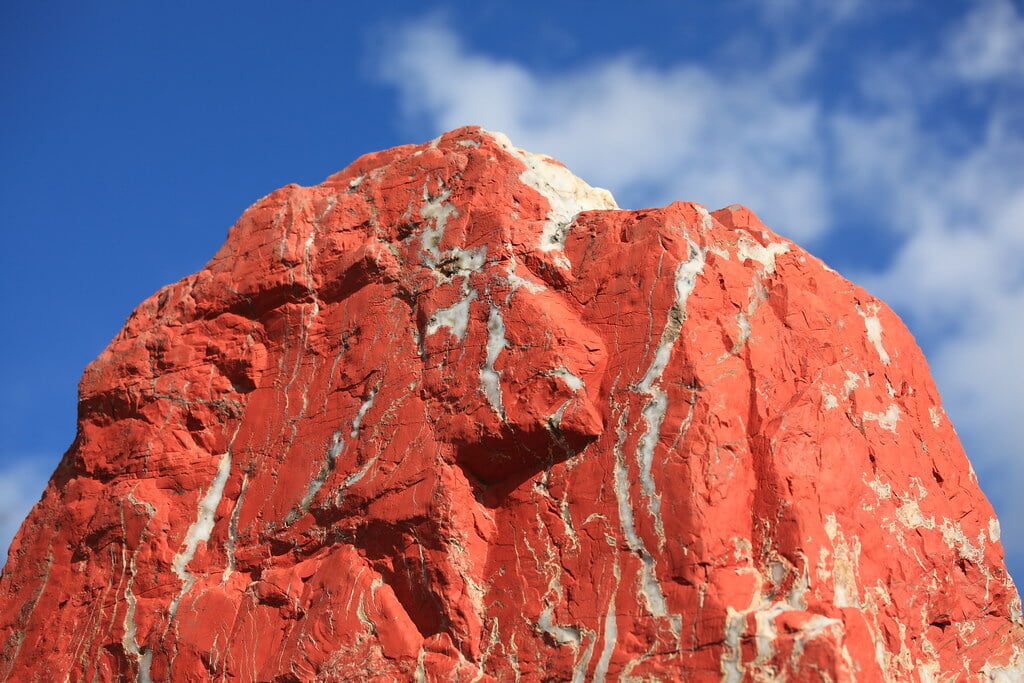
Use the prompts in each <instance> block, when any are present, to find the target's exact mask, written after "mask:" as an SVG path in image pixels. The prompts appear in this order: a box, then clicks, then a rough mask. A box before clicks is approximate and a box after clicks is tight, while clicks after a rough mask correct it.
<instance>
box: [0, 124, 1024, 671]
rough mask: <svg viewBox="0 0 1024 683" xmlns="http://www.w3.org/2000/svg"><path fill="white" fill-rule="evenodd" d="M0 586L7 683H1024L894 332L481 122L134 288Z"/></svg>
mask: <svg viewBox="0 0 1024 683" xmlns="http://www.w3.org/2000/svg"><path fill="white" fill-rule="evenodd" d="M0 595H2V596H3V605H2V609H0V627H2V628H0V637H2V641H0V648H2V649H0V676H6V677H7V678H8V679H10V680H18V681H32V680H37V681H52V680H64V678H65V676H69V677H70V680H90V681H91V680H101V681H112V680H125V679H127V680H138V681H167V680H240V681H255V680H260V681H308V680H368V681H391V680H426V681H449V680H465V681H470V680H477V681H492V680H493V681H512V680H524V681H537V680H558V681H570V680H572V681H583V680H592V681H606V680H607V681H611V680H678V679H679V678H681V677H687V678H688V679H689V680H697V681H703V680H724V681H741V680H771V679H773V677H774V678H779V679H788V680H819V679H822V680H832V681H853V680H858V681H876V680H883V679H890V680H920V681H931V680H945V679H947V678H948V677H954V678H956V679H957V680H988V679H989V678H993V679H996V680H999V679H1000V677H1002V680H1021V677H1022V676H1024V663H1022V662H1024V660H1022V650H1024V630H1022V623H1021V611H1020V600H1019V598H1018V595H1017V592H1016V590H1015V588H1014V586H1013V584H1012V582H1011V581H1010V579H1009V577H1008V576H1007V573H1006V570H1005V567H1004V564H1003V559H1002V548H1001V546H1000V544H999V523H998V522H997V521H996V519H995V517H994V515H993V512H992V508H991V507H990V505H989V503H988V502H987V501H986V500H985V498H984V496H983V495H982V493H981V492H980V490H979V489H978V485H977V482H976V480H975V477H974V475H973V473H972V471H971V467H970V465H969V463H968V461H967V459H966V458H965V456H964V453H963V451H962V449H961V446H960V444H959V441H958V439H957V437H956V434H955V433H954V431H953V427H952V425H950V423H949V420H948V419H947V417H946V415H945V414H944V412H943V410H942V407H941V403H940V399H939V395H938V393H937V391H936V388H935V385H934V384H933V382H932V380H931V378H930V376H929V373H928V368H927V366H926V363H925V360H924V358H923V356H922V354H921V352H920V350H919V349H918V347H917V346H916V344H915V343H914V340H913V339H912V337H911V335H910V333H909V332H908V331H907V329H906V328H905V327H904V326H903V324H902V323H901V322H900V321H899V320H898V319H897V317H896V316H895V315H894V314H893V313H892V311H891V310H890V309H889V308H887V307H886V306H885V305H884V304H882V303H881V302H879V301H878V300H877V299H875V298H874V297H872V296H870V295H869V294H867V293H866V292H865V291H864V290H862V289H861V288H859V287H857V286H855V285H852V284H851V283H849V282H848V281H846V280H844V279H843V278H842V277H840V276H839V275H838V274H836V273H835V272H833V271H831V270H830V269H828V268H827V267H825V266H824V265H823V264H822V263H821V262H820V261H818V260H817V259H815V258H814V257H812V256H810V255H808V254H807V253H806V252H805V251H804V250H802V249H801V248H799V247H798V246H796V245H794V244H792V243H791V242H788V241H786V240H784V239H782V238H780V237H779V236H777V235H775V234H774V233H773V232H771V231H770V230H769V229H768V228H766V227H765V226H764V225H762V224H761V223H760V222H759V221H758V219H757V218H756V217H755V216H754V215H753V214H752V213H751V212H750V211H748V210H747V209H744V208H742V207H739V206H732V207H729V208H726V209H722V210H720V211H716V212H714V213H708V211H707V210H705V209H704V208H703V207H702V206H700V205H698V204H691V203H684V202H678V203H674V204H671V205H669V206H667V207H665V208H660V209H645V210H640V211H621V210H618V209H617V207H616V206H615V203H614V201H613V200H612V198H611V195H609V194H608V193H607V192H605V191H603V190H598V189H594V188H590V187H589V186H587V185H586V184H585V183H583V182H582V181H580V180H579V179H578V178H576V177H574V176H573V175H572V174H571V173H569V171H567V170H566V169H565V167H563V166H562V165H560V164H559V163H558V162H556V161H554V160H551V159H549V158H547V157H543V156H537V155H532V154H529V153H526V152H523V151H521V150H517V149H515V148H514V147H512V146H511V144H510V143H509V142H508V140H507V139H506V138H505V137H504V136H502V135H501V134H494V133H488V132H486V131H482V130H480V129H476V128H464V129H460V130H457V131H453V132H451V133H448V134H445V135H443V136H442V137H440V138H438V139H437V140H434V141H432V142H430V143H428V144H425V145H419V146H404V147H398V148H395V149H392V150H388V151H385V152H379V153H375V154H370V155H367V156H365V157H362V158H361V159H359V160H357V161H356V162H355V163H354V164H352V165H351V166H350V167H349V168H348V169H346V170H345V171H342V172H340V173H338V174H336V175H333V176H331V177H329V178H328V179H327V180H326V181H325V182H324V183H322V184H321V185H318V186H316V187H309V188H306V187H299V186H296V185H290V186H288V187H285V188H282V189H280V190H277V191H276V192H273V193H272V194H270V195H268V196H267V197H265V198H263V199H262V200H260V201H259V202H257V203H256V204H255V205H253V206H252V207H251V208H249V209H248V210H247V211H246V212H245V213H244V214H243V215H242V217H241V219H240V220H239V221H238V223H237V224H236V225H235V226H234V227H233V228H232V229H231V231H230V234H229V236H228V240H227V242H226V244H225V245H224V246H223V247H222V248H221V250H220V251H219V252H218V253H217V254H216V256H214V258H213V260H212V261H210V263H209V264H208V265H207V266H206V267H205V268H204V269H203V270H202V271H200V272H199V273H197V274H195V275H192V276H190V277H187V278H185V279H184V280H182V281H181V282H178V283H177V284H174V285H171V286H169V287H166V288H164V289H162V290H161V291H159V292H158V293H157V294H155V295H154V296H153V297H151V298H150V299H148V300H147V301H145V302H144V303H143V304H142V305H141V306H140V307H139V308H138V309H137V310H136V311H135V312H134V313H133V314H132V315H131V317H130V318H129V320H128V322H127V324H126V325H125V328H124V329H123V330H122V331H121V332H120V333H119V334H118V336H117V337H116V338H115V339H114V340H113V342H112V343H111V344H110V346H109V347H108V348H107V350H106V351H104V352H103V354H102V355H101V356H100V357H99V358H98V359H97V360H96V361H94V362H93V363H92V364H90V365H89V367H88V368H87V369H86V371H85V375H84V377H83V379H82V383H81V388H80V404H79V422H78V433H77V437H76V439H75V442H74V444H73V445H72V447H71V448H70V450H69V451H68V452H67V454H66V455H65V457H64V459H63V461H62V463H61V464H60V466H59V467H58V469H57V471H56V472H55V473H54V475H53V478H52V479H51V481H50V483H49V486H48V487H47V489H46V492H45V494H44V495H43V498H42V500H41V501H40V503H39V504H37V505H36V507H35V508H34V509H33V511H32V513H31V515H30V516H29V518H28V520H27V521H26V522H25V523H24V525H23V526H22V528H21V531H20V533H19V534H18V536H17V538H16V539H15V541H14V543H13V546H12V548H11V551H10V556H9V561H8V564H7V566H6V569H5V570H4V574H3V577H2V581H0ZM826 676H827V679H826V678H825V677H826Z"/></svg>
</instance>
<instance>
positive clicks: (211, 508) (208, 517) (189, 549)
mask: <svg viewBox="0 0 1024 683" xmlns="http://www.w3.org/2000/svg"><path fill="white" fill-rule="evenodd" d="M230 472H231V450H230V449H228V451H227V452H225V453H224V454H223V455H222V456H220V463H219V464H218V466H217V474H216V475H215V476H214V478H213V482H211V483H210V488H209V489H207V491H206V495H205V496H203V498H202V499H201V500H200V501H199V510H198V514H197V516H196V521H195V522H193V523H192V525H191V526H190V527H189V528H188V532H187V533H186V534H185V541H184V545H185V547H184V549H182V551H181V552H180V553H178V554H177V555H176V556H175V557H174V560H173V561H172V562H171V568H172V569H174V573H175V574H177V575H178V578H180V579H181V580H182V581H184V582H185V583H186V584H187V587H186V588H185V590H186V591H187V590H188V588H191V586H192V583H193V582H194V580H195V577H193V576H192V574H190V573H189V572H188V569H187V567H188V563H189V562H191V561H192V557H193V556H194V555H195V554H196V547H197V546H198V545H199V544H200V543H205V542H206V541H209V540H210V534H211V533H213V525H214V517H215V515H216V514H217V506H218V505H220V499H221V496H223V495H224V485H225V484H226V483H227V481H228V474H230ZM183 592H184V591H183Z"/></svg>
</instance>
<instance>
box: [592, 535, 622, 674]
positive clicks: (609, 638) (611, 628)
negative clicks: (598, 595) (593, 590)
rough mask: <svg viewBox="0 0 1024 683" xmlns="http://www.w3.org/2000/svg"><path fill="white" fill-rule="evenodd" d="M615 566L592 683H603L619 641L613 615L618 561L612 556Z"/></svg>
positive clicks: (616, 618) (616, 592) (617, 627)
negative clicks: (599, 655)
mask: <svg viewBox="0 0 1024 683" xmlns="http://www.w3.org/2000/svg"><path fill="white" fill-rule="evenodd" d="M613 559H614V561H615V565H614V567H613V570H614V572H615V590H613V591H612V595H611V597H610V598H608V610H607V611H606V612H605V615H604V644H603V645H602V646H601V657H600V658H599V659H598V660H597V666H595V667H594V683H604V680H605V676H607V675H608V665H609V664H611V661H612V653H614V652H615V643H616V642H617V641H618V639H619V624H618V615H616V613H615V596H616V595H617V594H618V592H619V579H620V573H619V560H618V557H617V556H614V555H613Z"/></svg>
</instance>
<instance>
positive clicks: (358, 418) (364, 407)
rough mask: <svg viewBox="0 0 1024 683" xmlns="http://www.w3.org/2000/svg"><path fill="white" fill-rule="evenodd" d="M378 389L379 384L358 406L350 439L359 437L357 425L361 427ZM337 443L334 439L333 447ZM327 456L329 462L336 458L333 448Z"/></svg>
mask: <svg viewBox="0 0 1024 683" xmlns="http://www.w3.org/2000/svg"><path fill="white" fill-rule="evenodd" d="M379 389H380V385H379V384H378V385H377V386H375V387H373V388H372V389H370V395H369V396H367V397H366V400H365V401H363V404H362V405H361V406H359V410H358V411H357V412H356V416H355V418H353V420H352V431H351V432H350V433H349V436H350V437H352V438H353V439H354V438H356V437H357V436H359V425H361V424H362V423H363V418H364V417H365V416H366V412H367V411H368V410H369V409H370V408H372V407H373V401H374V399H376V398H377V391H378V390H379ZM338 443H339V442H338V439H337V438H335V439H334V443H333V445H334V446H337V445H338ZM341 447H344V444H342V445H341ZM341 447H339V448H338V451H339V452H340V450H341ZM328 454H329V455H330V456H331V460H333V459H334V458H335V457H336V456H337V452H334V449H333V447H332V449H331V450H330V451H329V452H328Z"/></svg>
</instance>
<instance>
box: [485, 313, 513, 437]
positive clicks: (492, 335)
mask: <svg viewBox="0 0 1024 683" xmlns="http://www.w3.org/2000/svg"><path fill="white" fill-rule="evenodd" d="M507 347H508V340H507V339H506V338H505V319H504V318H502V317H501V311H500V310H499V309H498V307H497V306H495V305H494V304H491V311H490V313H489V314H488V316H487V359H486V360H485V361H484V365H483V367H482V368H480V388H481V390H482V391H483V393H484V396H486V397H487V402H488V403H490V404H491V407H492V408H494V412H496V413H497V414H498V415H500V416H501V419H502V420H504V419H505V406H504V404H503V403H502V400H501V372H499V371H498V370H495V369H494V363H495V361H497V360H498V356H499V355H500V354H501V352H502V351H504V350H505V348H507Z"/></svg>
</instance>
